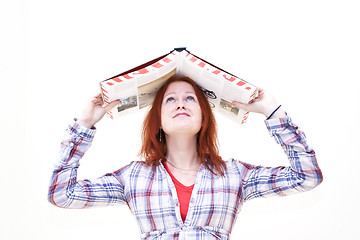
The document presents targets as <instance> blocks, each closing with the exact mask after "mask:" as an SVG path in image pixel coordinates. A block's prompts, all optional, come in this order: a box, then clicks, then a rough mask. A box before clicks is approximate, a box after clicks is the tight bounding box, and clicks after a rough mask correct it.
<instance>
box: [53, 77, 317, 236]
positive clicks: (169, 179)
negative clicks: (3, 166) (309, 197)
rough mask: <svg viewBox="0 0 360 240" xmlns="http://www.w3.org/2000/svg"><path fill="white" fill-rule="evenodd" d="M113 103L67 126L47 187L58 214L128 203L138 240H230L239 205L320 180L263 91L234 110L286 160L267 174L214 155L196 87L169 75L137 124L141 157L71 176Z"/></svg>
mask: <svg viewBox="0 0 360 240" xmlns="http://www.w3.org/2000/svg"><path fill="white" fill-rule="evenodd" d="M116 104H117V102H113V103H111V104H110V105H109V106H107V107H102V99H101V96H100V95H99V96H97V97H95V98H94V99H93V101H92V102H90V103H89V106H88V107H87V108H86V110H85V111H84V113H83V114H82V116H81V117H80V118H79V119H78V120H75V121H74V122H73V123H71V125H69V127H68V129H67V131H66V135H65V137H64V139H63V141H62V145H61V156H60V161H59V163H58V165H57V166H56V168H55V170H54V172H53V176H52V180H51V185H50V188H49V195H48V197H49V201H50V202H51V203H52V204H54V205H56V206H58V207H63V208H87V207H94V206H106V205H113V204H127V205H128V206H129V208H130V210H131V211H132V213H133V214H134V215H135V217H136V219H137V221H138V223H139V226H140V230H141V238H142V239H229V238H230V233H231V229H232V227H233V225H234V223H235V220H236V217H237V214H238V213H239V211H240V209H241V206H242V204H243V203H244V202H245V201H247V200H250V199H253V198H257V197H264V196H272V195H278V196H285V195H289V194H293V193H296V192H302V191H307V190H310V189H312V188H314V187H316V186H317V185H319V184H320V183H321V181H322V174H321V171H320V169H319V167H318V165H317V162H316V158H315V153H314V151H313V150H312V149H311V148H310V147H309V146H308V145H307V142H306V139H305V135H304V133H303V132H302V131H300V129H299V128H298V126H297V125H295V124H294V123H293V122H292V120H291V119H290V117H289V116H287V114H286V113H285V112H284V110H283V109H282V108H281V107H279V105H278V103H277V102H276V100H275V98H274V97H273V96H271V95H270V94H269V93H268V92H266V91H264V90H260V91H259V95H258V97H257V98H256V99H255V100H254V101H253V102H252V103H250V104H241V103H239V102H234V103H233V105H235V106H237V107H239V108H243V109H246V110H247V111H251V112H257V113H261V114H263V115H265V116H266V117H267V120H266V121H265V124H266V126H267V128H268V130H269V132H270V133H271V134H272V135H273V136H274V138H275V140H276V141H277V142H278V143H279V144H281V146H282V147H283V149H284V152H285V153H286V154H287V156H288V159H289V161H290V165H289V166H287V167H277V168H268V167H267V168H265V167H260V166H253V165H250V164H247V163H244V162H241V161H237V160H234V159H231V160H229V161H223V160H222V159H221V157H220V156H219V154H218V147H217V135H216V128H215V119H214V116H213V114H212V111H211V108H210V106H209V103H208V101H207V99H206V97H205V96H204V95H203V93H202V91H201V89H200V88H199V87H197V86H196V85H195V83H194V82H193V81H192V80H191V79H189V78H187V77H179V76H177V75H175V76H173V77H171V78H170V79H169V80H168V81H167V82H166V83H165V85H164V86H163V87H162V88H161V89H160V90H159V92H158V93H157V95H156V97H155V99H154V102H153V104H152V107H151V109H150V111H149V113H148V114H147V116H146V118H145V121H144V125H143V132H142V138H143V144H142V147H141V151H140V153H141V156H142V157H143V158H144V161H135V162H131V163H130V164H128V165H126V166H124V167H123V168H121V169H119V170H117V171H115V172H113V173H109V174H106V175H104V176H102V177H100V178H98V179H95V180H83V181H79V180H77V178H76V173H77V168H78V166H79V160H80V159H81V158H82V156H83V155H84V153H85V152H86V150H87V149H88V148H89V147H90V145H91V142H92V139H93V137H94V134H95V127H94V125H95V124H96V123H97V122H98V121H100V120H101V118H102V117H103V116H104V114H105V112H106V111H108V110H109V109H111V108H112V107H114V106H115V105H116Z"/></svg>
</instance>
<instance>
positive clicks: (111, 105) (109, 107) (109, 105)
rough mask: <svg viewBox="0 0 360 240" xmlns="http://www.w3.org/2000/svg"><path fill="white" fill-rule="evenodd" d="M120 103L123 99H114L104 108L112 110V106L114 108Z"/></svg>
mask: <svg viewBox="0 0 360 240" xmlns="http://www.w3.org/2000/svg"><path fill="white" fill-rule="evenodd" d="M119 103H121V101H119V100H116V101H113V102H111V103H109V104H108V105H106V106H105V107H104V108H105V110H106V111H110V110H111V109H112V108H114V107H115V106H116V105H118V104H119Z"/></svg>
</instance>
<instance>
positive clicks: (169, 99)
mask: <svg viewBox="0 0 360 240" xmlns="http://www.w3.org/2000/svg"><path fill="white" fill-rule="evenodd" d="M166 102H170V103H172V102H175V98H173V97H169V98H168V99H166Z"/></svg>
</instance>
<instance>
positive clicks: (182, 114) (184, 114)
mask: <svg viewBox="0 0 360 240" xmlns="http://www.w3.org/2000/svg"><path fill="white" fill-rule="evenodd" d="M178 116H186V117H190V115H189V114H187V113H178V114H176V115H175V116H174V118H176V117H178Z"/></svg>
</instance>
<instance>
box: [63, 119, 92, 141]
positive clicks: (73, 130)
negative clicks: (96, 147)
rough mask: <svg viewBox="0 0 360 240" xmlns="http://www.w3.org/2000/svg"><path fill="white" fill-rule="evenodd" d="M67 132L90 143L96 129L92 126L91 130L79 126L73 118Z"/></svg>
mask: <svg viewBox="0 0 360 240" xmlns="http://www.w3.org/2000/svg"><path fill="white" fill-rule="evenodd" d="M67 132H68V133H69V134H70V135H73V136H75V138H78V139H80V138H81V139H82V140H83V141H87V142H91V141H92V140H93V138H94V136H95V133H96V128H95V127H94V126H93V127H91V128H86V127H84V126H81V125H80V124H79V123H78V122H77V118H74V120H73V121H72V122H71V123H70V124H69V126H68V128H67Z"/></svg>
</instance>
